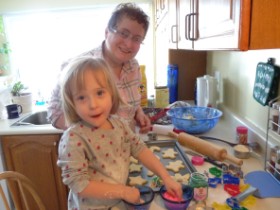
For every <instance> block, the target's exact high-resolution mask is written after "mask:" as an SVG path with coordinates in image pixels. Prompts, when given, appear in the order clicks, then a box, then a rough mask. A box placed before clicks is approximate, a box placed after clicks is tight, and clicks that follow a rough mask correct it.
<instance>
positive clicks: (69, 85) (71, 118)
mask: <svg viewBox="0 0 280 210" xmlns="http://www.w3.org/2000/svg"><path fill="white" fill-rule="evenodd" d="M88 71H91V72H92V73H93V74H94V75H96V79H97V82H98V83H99V85H101V87H104V88H106V89H107V90H108V91H109V93H110V94H111V97H112V109H111V114H115V113H116V112H117V110H118V109H119V106H120V105H122V104H123V103H124V102H123V100H122V99H121V97H120V95H119V92H118V89H117V87H116V84H115V81H114V79H113V76H112V72H111V71H110V69H109V66H108V65H107V63H106V62H105V61H104V60H103V59H101V58H93V57H79V58H77V59H74V60H73V61H71V62H70V63H69V64H68V66H67V67H66V68H65V69H64V74H63V77H62V81H61V96H62V109H63V112H64V117H65V121H66V123H67V125H70V124H72V123H76V122H78V121H80V120H81V119H80V117H79V116H78V114H77V113H76V111H75V106H74V102H73V89H83V88H84V75H85V72H88ZM97 73H98V75H102V76H101V77H100V76H97ZM99 73H102V74H99Z"/></svg>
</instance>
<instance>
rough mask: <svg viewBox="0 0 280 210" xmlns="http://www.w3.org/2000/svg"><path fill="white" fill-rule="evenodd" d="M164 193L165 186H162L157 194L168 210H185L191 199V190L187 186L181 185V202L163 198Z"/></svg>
mask: <svg viewBox="0 0 280 210" xmlns="http://www.w3.org/2000/svg"><path fill="white" fill-rule="evenodd" d="M166 191H167V190H166V188H165V186H162V187H161V188H160V190H159V194H160V196H161V198H162V200H163V203H164V205H165V207H166V208H167V209H168V210H186V209H187V208H188V206H189V204H190V202H191V200H192V199H193V188H192V187H191V186H189V185H182V191H183V195H182V200H181V201H174V200H170V199H168V198H167V197H165V193H166Z"/></svg>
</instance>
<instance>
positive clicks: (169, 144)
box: [129, 140, 196, 192]
mask: <svg viewBox="0 0 280 210" xmlns="http://www.w3.org/2000/svg"><path fill="white" fill-rule="evenodd" d="M146 144H147V147H149V148H150V147H151V146H157V147H159V148H160V151H154V154H155V155H156V156H158V157H159V158H160V161H161V163H162V164H163V165H164V166H166V165H168V163H169V162H174V161H176V160H181V161H182V162H183V164H184V166H185V167H184V168H183V169H180V170H179V171H178V172H173V171H171V170H167V171H168V172H169V174H170V175H171V176H174V175H175V174H176V173H180V174H181V175H185V174H187V173H188V174H191V173H193V172H196V169H195V167H194V166H193V164H192V163H191V161H190V160H189V158H188V156H187V155H186V154H185V152H184V151H183V149H182V147H181V146H180V144H179V143H178V142H177V141H176V140H157V141H148V142H146ZM170 148H172V149H174V151H175V152H177V155H176V158H175V159H170V158H163V157H162V155H163V152H164V151H166V150H167V149H170ZM138 164H141V163H140V162H139V163H138ZM147 173H148V170H147V169H146V168H145V167H144V166H143V167H142V169H141V172H132V173H129V177H135V176H139V175H141V177H142V178H143V179H146V180H147V181H148V183H147V184H145V186H151V182H152V179H153V178H154V177H155V176H156V175H153V176H151V177H150V176H148V175H147ZM152 188H153V190H154V191H155V192H158V191H159V189H160V187H152Z"/></svg>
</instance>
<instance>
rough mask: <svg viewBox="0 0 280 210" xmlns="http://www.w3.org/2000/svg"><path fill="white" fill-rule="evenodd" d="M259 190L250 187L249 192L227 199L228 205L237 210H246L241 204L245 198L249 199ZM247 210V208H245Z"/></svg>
mask: <svg viewBox="0 0 280 210" xmlns="http://www.w3.org/2000/svg"><path fill="white" fill-rule="evenodd" d="M257 191H258V189H257V188H255V187H252V186H250V187H249V188H248V189H247V190H245V191H244V192H242V193H240V194H238V195H237V196H234V197H230V198H227V199H226V203H227V205H228V206H229V207H231V208H233V209H236V210H241V209H244V207H241V206H240V205H239V203H240V202H241V201H243V200H244V199H245V198H247V197H248V196H249V195H252V194H254V193H255V192H257ZM245 209H246V208H245Z"/></svg>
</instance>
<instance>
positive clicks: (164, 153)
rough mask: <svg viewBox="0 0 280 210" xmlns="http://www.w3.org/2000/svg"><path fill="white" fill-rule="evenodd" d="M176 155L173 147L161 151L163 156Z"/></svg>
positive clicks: (171, 156)
mask: <svg viewBox="0 0 280 210" xmlns="http://www.w3.org/2000/svg"><path fill="white" fill-rule="evenodd" d="M176 155H177V152H176V151H175V150H174V149H172V148H170V149H167V150H165V151H164V152H163V155H162V157H163V158H170V159H175V158H176Z"/></svg>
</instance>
